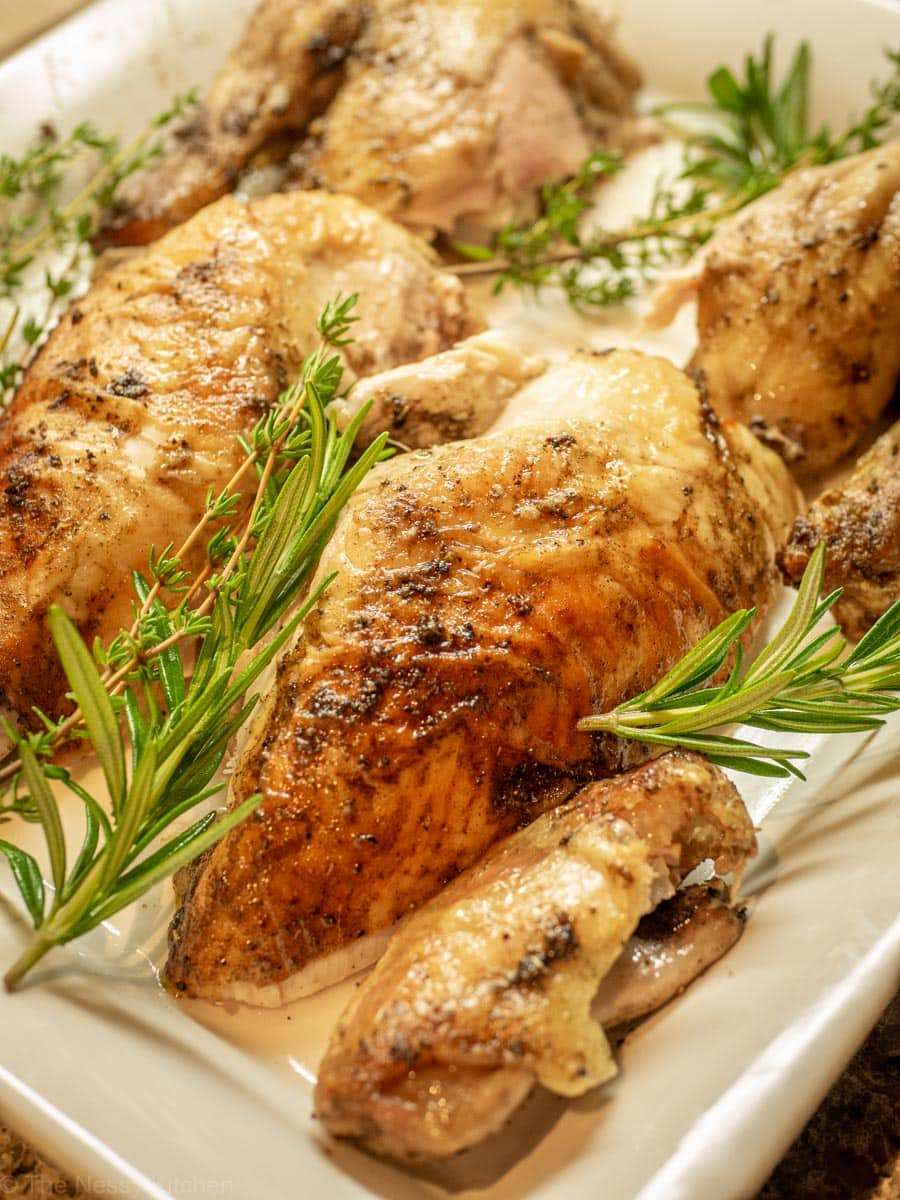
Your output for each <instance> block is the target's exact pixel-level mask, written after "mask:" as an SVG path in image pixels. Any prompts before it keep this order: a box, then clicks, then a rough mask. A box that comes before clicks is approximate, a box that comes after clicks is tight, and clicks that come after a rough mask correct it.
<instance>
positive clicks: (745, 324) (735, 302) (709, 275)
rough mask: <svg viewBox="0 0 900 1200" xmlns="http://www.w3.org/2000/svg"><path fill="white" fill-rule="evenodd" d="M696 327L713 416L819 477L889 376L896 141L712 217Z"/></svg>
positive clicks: (896, 303)
mask: <svg viewBox="0 0 900 1200" xmlns="http://www.w3.org/2000/svg"><path fill="white" fill-rule="evenodd" d="M697 324H698V332H699V338H700V342H699V347H698V349H697V352H696V354H695V355H694V358H693V362H692V366H693V367H694V369H696V370H698V371H701V372H702V373H703V377H704V379H705V381H706V386H707V388H708V392H709V400H710V403H711V404H712V406H713V408H715V410H716V412H717V413H719V415H720V416H722V417H733V418H735V419H736V420H739V421H744V422H746V423H747V424H749V425H750V426H751V427H753V428H754V429H755V430H756V431H758V433H759V434H760V436H762V437H763V438H764V440H768V441H769V442H770V443H771V444H772V445H774V446H775V447H776V448H780V449H782V450H783V452H784V454H785V458H786V459H787V461H788V462H789V464H790V466H791V469H792V470H793V472H794V473H795V475H796V476H797V478H798V479H802V480H806V481H814V480H816V479H821V478H822V476H823V474H824V473H825V472H826V471H827V470H828V468H829V467H831V466H833V465H834V464H835V463H836V462H838V460H839V459H841V458H843V457H844V455H845V454H847V453H848V452H849V451H850V450H852V449H853V447H854V446H855V445H856V444H857V442H858V441H859V439H860V437H861V436H862V435H863V434H864V433H865V431H866V430H867V429H869V428H870V427H871V425H872V423H873V422H874V421H875V420H876V419H877V417H878V416H879V415H880V414H881V413H882V411H883V410H884V409H885V407H886V406H887V404H888V402H889V401H890V399H891V396H892V394H893V392H894V388H895V386H896V383H897V379H898V377H900V141H896V142H891V143H889V144H888V145H886V146H882V147H880V148H878V149H876V150H871V151H869V152H868V153H867V154H860V155H855V156H854V157H852V158H847V159H845V160H843V161H842V162H837V163H834V164H832V165H830V166H825V167H814V168H811V169H809V170H805V171H798V172H797V173H796V174H795V175H792V176H790V177H789V178H788V179H787V180H786V181H785V183H783V184H782V185H781V187H779V188H776V189H775V191H773V192H771V193H769V194H768V195H767V196H763V197H762V198H761V199H760V200H757V201H756V202H755V203H753V204H752V205H750V206H749V207H748V208H747V209H746V210H744V211H743V212H741V213H739V214H737V215H736V216H735V217H732V218H731V219H730V220H728V221H727V222H726V223H724V224H723V225H722V226H721V228H720V229H719V231H718V232H717V233H716V235H715V236H714V237H713V239H712V240H711V242H710V243H709V248H708V251H707V254H706V258H705V260H704V267H703V270H702V274H701V276H700V280H699V291H698V318H697Z"/></svg>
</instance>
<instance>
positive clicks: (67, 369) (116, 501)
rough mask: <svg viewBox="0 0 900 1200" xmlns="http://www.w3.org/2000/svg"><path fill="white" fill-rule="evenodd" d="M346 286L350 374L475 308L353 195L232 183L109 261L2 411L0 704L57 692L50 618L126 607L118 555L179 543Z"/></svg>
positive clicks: (409, 240) (80, 619)
mask: <svg viewBox="0 0 900 1200" xmlns="http://www.w3.org/2000/svg"><path fill="white" fill-rule="evenodd" d="M354 290H359V292H360V293H361V294H362V299H361V301H360V303H359V308H358V313H359V316H360V318H361V319H360V321H359V323H358V324H357V325H356V326H355V327H354V331H355V333H354V336H355V339H356V340H355V341H354V342H353V344H352V345H351V346H348V347H347V350H346V359H347V362H348V366H349V368H350V370H351V372H352V373H357V374H364V373H366V372H370V371H377V370H384V369H385V368H387V367H390V366H393V365H394V364H396V363H400V362H405V361H407V360H409V359H413V358H421V357H423V356H424V355H427V354H432V353H434V352H435V351H437V350H441V349H443V348H445V347H447V346H450V345H452V344H453V343H454V342H455V341H456V340H457V339H458V338H460V337H463V336H465V335H467V334H469V333H472V332H474V331H475V330H476V329H479V328H480V327H481V321H480V319H479V318H478V317H476V316H475V315H474V314H473V313H472V312H471V310H470V309H469V307H468V305H467V302H466V299H465V295H464V293H463V290H462V286H461V284H460V283H459V282H458V281H457V280H455V279H453V278H452V277H450V276H447V275H445V274H442V273H441V272H440V271H438V270H437V269H436V267H435V263H434V260H433V258H432V256H431V254H430V252H429V251H428V250H427V248H426V247H425V246H424V244H422V243H421V242H420V241H419V240H418V239H416V238H414V237H412V236H411V235H410V234H409V233H407V232H406V231H405V230H403V229H401V228H400V227H399V226H396V225H393V224H392V223H391V222H389V221H386V220H385V219H384V218H382V217H380V216H379V215H378V214H377V213H374V212H371V211H370V210H368V209H366V208H364V207H363V206H362V205H360V204H358V203H357V202H356V201H355V200H352V199H349V198H346V197H335V196H327V195H324V194H322V195H315V196H310V195H305V194H303V193H300V192H295V193H292V194H290V195H286V196H270V197H267V198H265V199H263V200H258V201H253V202H252V203H250V204H249V205H244V204H241V203H238V202H237V201H236V200H233V199H231V198H225V199H223V200H221V201H220V202H219V203H217V204H216V205H213V206H211V207H209V208H207V209H206V210H205V211H204V212H203V213H201V214H199V215H198V216H197V217H195V218H194V219H193V220H192V221H190V222H189V223H188V224H186V225H183V226H182V227H181V228H180V229H178V230H175V231H173V232H172V233H171V234H169V235H168V236H167V237H166V238H165V239H164V240H163V241H161V242H160V243H159V244H158V245H156V246H154V247H152V248H151V249H150V250H148V251H146V252H143V253H141V254H139V255H137V256H135V257H133V258H131V259H129V260H128V261H127V262H125V263H123V264H121V265H120V266H118V267H116V268H113V269H112V270H110V271H108V272H107V273H105V274H104V275H103V276H101V278H100V279H99V280H98V281H97V282H96V283H95V285H94V286H93V287H92V288H91V290H90V292H89V293H88V294H87V295H86V296H85V297H84V298H83V299H82V300H79V301H78V302H77V303H76V304H75V305H73V306H72V308H71V309H70V310H69V312H68V314H67V315H66V316H65V317H64V318H63V320H62V322H61V324H60V325H59V327H58V328H57V329H56V330H55V331H54V333H53V334H52V335H51V337H50V339H49V340H48V342H47V344H46V346H45V347H44V348H43V350H42V351H41V353H40V355H39V356H38V358H37V360H36V361H35V363H34V364H33V365H32V366H31V367H30V369H29V370H28V372H27V374H26V376H25V379H24V380H23V382H22V385H21V387H20V388H19V391H18V393H17V395H16V397H15V400H14V402H13V404H12V405H11V407H10V408H9V409H8V410H7V411H6V412H5V413H4V415H3V417H2V419H0V489H2V490H0V703H2V704H5V705H8V706H10V707H11V708H13V709H16V710H17V711H18V712H19V713H20V714H24V715H27V714H28V713H29V712H30V709H31V706H32V705H39V706H40V707H41V708H42V709H44V710H45V711H51V712H52V711H55V710H57V709H58V707H59V704H60V700H61V696H62V692H63V690H64V686H63V679H62V675H61V672H60V670H59V668H58V666H57V664H56V660H55V656H54V654H53V648H52V644H51V643H50V638H49V635H48V630H47V613H48V609H49V606H50V605H51V604H53V603H58V604H61V605H62V606H63V607H64V608H65V609H66V610H67V611H68V612H69V614H70V615H71V616H72V617H73V618H74V619H75V620H76V621H77V623H78V625H79V627H80V629H81V630H82V632H83V633H84V635H85V636H86V637H87V638H88V640H89V641H90V640H91V639H92V638H93V637H94V636H95V635H100V636H101V637H103V638H109V637H110V636H112V635H113V634H114V633H115V632H117V631H118V629H119V628H120V627H123V626H125V627H127V626H128V625H130V623H131V601H132V598H133V592H132V588H131V571H132V570H144V571H146V569H147V555H148V552H149V549H150V547H151V546H155V547H156V549H157V550H162V548H163V547H164V546H166V545H167V544H169V543H173V544H174V545H175V546H176V547H177V546H179V545H180V544H181V542H182V540H183V539H184V537H185V536H186V535H187V534H188V533H189V531H190V530H191V528H192V527H193V526H194V525H195V524H196V522H197V520H198V519H199V517H200V515H201V513H202V512H203V508H204V504H205V500H206V493H207V489H208V488H210V487H212V488H214V489H215V491H216V492H218V491H219V490H220V489H221V488H222V487H223V486H224V485H225V484H226V483H227V481H228V480H229V478H230V477H231V475H232V473H233V471H234V470H235V468H236V467H237V465H238V463H239V462H240V460H241V458H242V456H243V452H242V451H241V450H240V448H239V446H238V443H237V441H236V435H237V434H238V433H240V432H243V431H247V430H248V428H249V427H250V426H251V425H252V424H253V422H254V421H255V419H256V418H257V417H258V415H259V414H260V412H261V411H262V410H263V408H264V407H265V406H266V405H268V404H270V403H271V402H272V401H273V400H274V399H275V398H276V397H277V395H278V393H279V392H280V391H281V390H282V389H283V388H284V387H285V386H286V385H287V383H288V382H290V380H291V379H292V378H293V377H294V376H295V375H296V373H297V371H298V369H299V366H300V363H301V361H302V359H303V357H304V355H306V354H307V353H309V352H310V351H311V350H312V349H313V348H314V346H315V345H316V342H317V340H318V335H317V333H316V317H317V315H318V313H319V311H320V309H321V308H322V307H323V305H324V304H325V303H326V302H327V301H328V300H330V299H332V298H333V297H334V296H335V294H336V293H338V292H343V293H344V294H345V295H346V294H348V293H349V292H351V291H354Z"/></svg>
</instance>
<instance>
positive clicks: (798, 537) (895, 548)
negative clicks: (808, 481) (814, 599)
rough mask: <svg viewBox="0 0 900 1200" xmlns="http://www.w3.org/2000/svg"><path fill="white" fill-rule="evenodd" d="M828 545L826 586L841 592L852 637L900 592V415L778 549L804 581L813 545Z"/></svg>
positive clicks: (795, 577)
mask: <svg viewBox="0 0 900 1200" xmlns="http://www.w3.org/2000/svg"><path fill="white" fill-rule="evenodd" d="M823 540H824V541H825V542H826V543H827V545H828V559H827V562H826V568H825V588H826V590H827V591H831V589H832V588H836V587H840V588H843V589H844V593H843V595H842V596H841V598H840V600H839V601H838V603H837V605H836V606H835V609H834V613H835V616H836V617H837V619H838V621H839V622H840V623H841V625H842V627H843V630H844V632H845V633H846V634H847V636H848V637H851V638H861V637H862V635H863V634H864V633H865V632H866V630H867V629H868V628H869V627H870V626H871V625H873V624H874V623H875V622H876V621H877V620H878V618H879V617H880V616H881V615H882V613H884V612H886V611H887V609H888V608H890V606H891V605H892V604H893V603H894V601H895V600H900V422H898V424H896V425H894V426H893V427H892V428H891V429H889V430H888V431H887V433H884V434H882V436H881V437H880V438H879V439H878V440H877V441H876V442H875V444H874V446H872V447H871V449H870V450H868V451H867V452H866V453H865V454H864V455H863V456H862V458H860V460H859V462H858V463H857V464H856V466H855V467H854V469H853V471H852V473H851V474H850V476H849V478H848V479H846V480H845V481H844V482H843V483H841V484H839V485H838V486H837V487H834V488H830V489H829V490H828V491H827V492H825V493H824V494H823V495H821V496H819V498H818V499H817V500H816V501H814V503H813V504H812V505H811V506H810V509H809V513H808V515H807V516H805V517H798V518H797V520H796V521H795V522H794V528H793V531H792V533H791V538H790V541H789V542H788V544H787V546H786V547H785V548H784V550H783V552H782V555H781V563H782V566H783V568H784V573H785V575H786V576H787V578H788V579H789V580H790V581H791V582H792V583H795V584H796V583H799V582H800V579H801V577H802V575H803V571H804V569H805V567H806V564H807V563H808V562H809V556H810V554H811V553H812V551H813V548H814V547H815V546H816V545H818V543H819V542H821V541H823Z"/></svg>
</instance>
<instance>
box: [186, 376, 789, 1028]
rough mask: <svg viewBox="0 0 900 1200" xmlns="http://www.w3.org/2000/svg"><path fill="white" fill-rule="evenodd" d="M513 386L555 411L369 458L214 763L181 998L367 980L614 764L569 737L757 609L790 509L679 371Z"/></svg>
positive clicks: (783, 489) (778, 467)
mask: <svg viewBox="0 0 900 1200" xmlns="http://www.w3.org/2000/svg"><path fill="white" fill-rule="evenodd" d="M529 389H537V391H538V393H539V397H538V398H543V397H546V396H547V395H548V394H550V393H551V392H555V394H556V395H557V397H558V398H559V399H560V402H561V404H560V410H559V411H558V412H556V413H553V412H552V411H548V414H547V415H546V416H543V415H541V414H539V416H538V418H537V419H536V420H534V421H533V422H532V423H531V424H528V423H522V424H518V425H516V424H515V423H513V424H512V425H511V427H509V428H506V429H504V430H503V431H502V432H498V433H496V434H491V435H487V436H485V437H482V438H474V439H472V440H470V441H467V442H458V443H450V444H446V445H443V446H439V447H436V448H434V449H432V450H430V451H416V452H413V453H410V454H408V455H404V456H402V457H400V458H398V459H396V460H393V461H391V462H389V463H386V464H383V465H382V466H380V467H378V468H376V469H375V471H374V472H373V473H372V474H371V475H370V477H369V478H368V479H367V481H366V482H365V484H364V485H363V488H362V489H361V490H360V491H359V492H358V493H357V494H356V495H355V496H354V497H353V498H352V499H351V501H350V502H349V504H348V506H347V508H346V510H345V512H344V514H343V516H342V518H341V521H340V523H339V525H338V527H337V529H336V531H335V534H334V536H333V538H332V540H331V542H330V543H329V546H328V547H327V548H326V551H325V553H324V555H323V558H322V561H321V563H320V567H319V570H320V572H322V573H330V572H332V571H335V570H337V572H338V577H337V579H336V580H335V582H334V583H333V584H332V586H331V587H330V589H329V590H328V591H327V592H326V593H325V595H324V596H323V598H322V600H321V601H320V603H319V604H318V605H317V607H316V609H315V611H314V612H313V614H312V615H311V617H310V618H309V619H308V621H307V624H306V627H305V634H304V636H303V637H302V639H301V640H299V641H298V642H297V643H296V645H295V646H294V647H293V649H291V650H290V651H289V652H288V653H287V654H286V655H285V657H284V658H283V659H282V661H281V664H280V667H279V670H278V675H277V680H276V682H275V685H274V687H273V688H272V690H271V692H270V694H269V695H268V697H267V699H266V701H265V702H264V705H263V711H262V712H261V714H260V717H259V719H258V722H257V724H256V727H255V729H254V730H253V732H252V733H251V735H250V739H249V742H248V746H247V748H246V750H245V752H244V754H243V756H242V759H241V761H240V762H239V765H238V768H237V770H236V774H235V777H234V781H233V788H232V797H233V800H234V801H239V800H241V799H243V798H244V797H246V796H249V795H251V794H253V793H256V792H260V793H262V795H263V797H264V799H263V802H262V804H261V806H260V807H259V809H258V810H257V812H256V813H255V815H254V816H253V817H251V818H250V819H248V820H247V821H246V822H245V823H243V824H242V825H241V826H240V827H239V828H237V829H235V830H233V831H232V832H231V833H229V834H228V835H226V837H225V838H224V839H223V840H222V841H221V842H220V843H219V844H218V845H217V846H216V847H215V849H214V850H213V851H212V852H211V853H210V854H209V855H208V856H207V857H206V858H205V859H203V860H202V861H200V862H198V863H197V864H196V865H195V868H194V869H193V872H192V875H191V878H190V879H189V880H188V881H187V883H186V886H185V894H184V895H183V898H182V906H181V909H180V911H179V913H178V914H177V916H176V918H175V921H174V924H173V927H172V931H171V951H170V956H169V960H168V965H167V975H168V979H169V981H170V983H171V984H172V985H173V986H174V987H175V988H177V989H179V990H182V991H185V992H187V993H189V994H191V995H196V996H206V997H209V998H213V999H218V1000H225V999H232V1000H234V999H237V1000H245V1001H249V1002H252V1003H258V1004H277V1003H280V1002H282V1001H284V1000H287V999H289V998H291V997H293V996H296V995H299V994H303V993H304V992H306V991H310V990H313V989H314V988H315V987H317V986H324V984H325V983H327V982H330V981H332V980H333V979H334V978H335V977H336V976H337V975H339V974H341V973H346V972H347V970H348V969H352V968H355V967H358V966H360V965H363V964H364V963H365V962H367V961H371V960H372V957H373V955H374V954H375V953H377V950H376V949H375V947H374V944H373V943H371V942H366V941H363V940H361V939H365V938H366V936H367V935H371V934H375V933H377V932H378V931H383V930H385V929H387V928H388V927H389V926H391V925H392V924H393V923H394V922H395V921H397V920H398V919H399V918H401V917H403V916H404V915H406V914H407V913H409V912H410V911H411V910H412V909H414V908H416V907H418V906H419V905H421V904H422V903H424V902H425V901H426V900H428V899H429V898H430V897H431V896H433V895H434V894H435V893H436V892H438V891H439V890H440V888H441V887H443V886H444V885H445V884H446V883H447V882H448V881H449V880H451V879H453V878H454V877H455V876H456V875H457V874H459V872H460V871H462V870H464V869H465V868H466V867H468V866H470V865H471V864H472V863H473V862H474V861H475V860H476V859H477V858H478V857H479V856H480V855H481V854H482V853H483V852H484V851H485V850H486V849H487V847H488V846H490V845H491V844H492V843H493V842H495V841H496V840H497V839H498V838H500V837H502V836H504V835H506V834H508V833H510V832H512V831H513V830H515V829H516V828H518V827H519V826H521V825H523V824H526V823H527V822H529V821H530V820H532V819H534V818H535V817H536V816H538V815H539V814H540V813H541V812H542V811H544V810H545V809H547V808H549V807H552V806H553V805H555V804H558V803H560V802H561V801H562V800H564V799H566V798H567V797H568V796H570V795H571V794H572V792H573V791H574V790H575V789H576V788H577V787H578V786H579V784H581V783H583V782H585V781H588V780H591V779H593V778H596V777H597V775H598V774H602V773H604V772H608V770H609V769H610V768H611V767H613V766H615V767H618V766H621V765H622V762H623V758H622V757H621V756H620V748H619V747H617V746H612V747H610V746H607V745H605V744H604V743H603V742H601V741H600V740H594V739H592V738H591V737H590V736H589V735H587V734H584V733H579V732H578V731H577V730H576V728H575V724H576V721H577V720H578V718H579V717H581V716H583V715H584V714H586V713H589V712H590V711H592V710H593V709H601V708H603V709H605V708H608V707H611V706H613V705H615V704H616V703H617V702H619V701H621V700H623V699H625V698H626V697H628V696H631V695H633V694H635V693H636V692H639V691H641V690H642V689H644V688H646V687H647V686H649V684H650V683H651V682H652V681H654V680H655V679H656V678H657V677H658V676H659V675H660V674H661V673H662V672H663V671H665V670H666V669H667V668H668V667H669V666H671V665H672V664H673V662H674V661H675V660H676V659H677V658H678V657H680V656H681V655H682V654H683V653H684V651H685V650H686V649H688V647H690V646H691V645H693V644H694V643H695V642H696V641H697V640H698V639H699V638H700V637H701V636H702V635H703V634H705V633H706V632H707V631H708V630H709V628H710V626H711V625H712V624H714V623H715V622H717V621H719V620H721V619H722V618H723V617H724V616H725V615H726V613H727V612H730V611H731V610H732V609H734V608H737V607H748V606H750V605H754V604H755V605H758V606H759V607H760V608H761V609H765V607H766V605H767V604H768V603H769V601H770V599H771V598H772V596H773V591H774V587H775V585H776V576H777V571H776V568H775V563H774V555H775V547H776V545H778V544H780V542H781V540H782V538H783V536H784V534H785V531H786V529H787V527H788V525H789V523H790V521H791V520H792V519H793V517H794V515H796V512H797V511H798V497H797V493H796V490H795V488H794V486H793V485H792V484H791V482H790V480H789V477H788V475H787V472H786V470H785V468H784V467H783V465H782V464H781V462H780V461H779V460H778V459H777V457H776V456H775V455H773V454H772V453H771V452H770V451H768V450H766V449H765V447H762V446H760V445H759V444H758V443H757V442H756V441H755V440H754V439H753V438H752V436H751V435H750V434H749V433H748V432H747V431H746V430H744V429H743V428H741V427H738V426H735V427H734V428H731V427H726V428H724V429H723V428H720V427H719V425H718V424H717V422H716V420H715V419H714V417H713V416H712V415H711V413H710V412H709V411H708V410H707V409H705V408H704V407H703V405H702V404H701V402H700V399H699V397H698V395H697V392H696V391H695V389H694V387H693V385H692V384H691V383H690V381H689V380H688V379H687V378H686V376H684V375H683V374H682V373H681V372H680V371H678V370H677V369H676V368H675V367H673V366H672V365H671V364H670V363H668V362H666V361H665V360H663V359H655V358H648V357H645V356H643V355H641V354H638V353H636V352H614V353H611V354H609V355H605V356H590V355H582V356H578V357H576V358H575V359H573V360H572V361H571V362H569V363H564V364H561V365H560V366H556V367H551V368H549V369H548V371H547V372H546V373H545V374H544V375H543V376H541V377H540V378H538V379H535V380H533V381H531V382H530V383H527V384H526V385H525V386H524V388H523V392H527V391H528V390H529ZM521 396H522V393H519V398H521ZM563 398H566V399H567V403H562V399H563ZM517 399H518V398H517ZM524 411H525V409H524V408H523V409H521V410H520V412H524ZM523 420H524V418H523ZM326 955H330V956H331V957H330V958H329V959H328V961H327V962H326V961H325V956H326Z"/></svg>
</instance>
